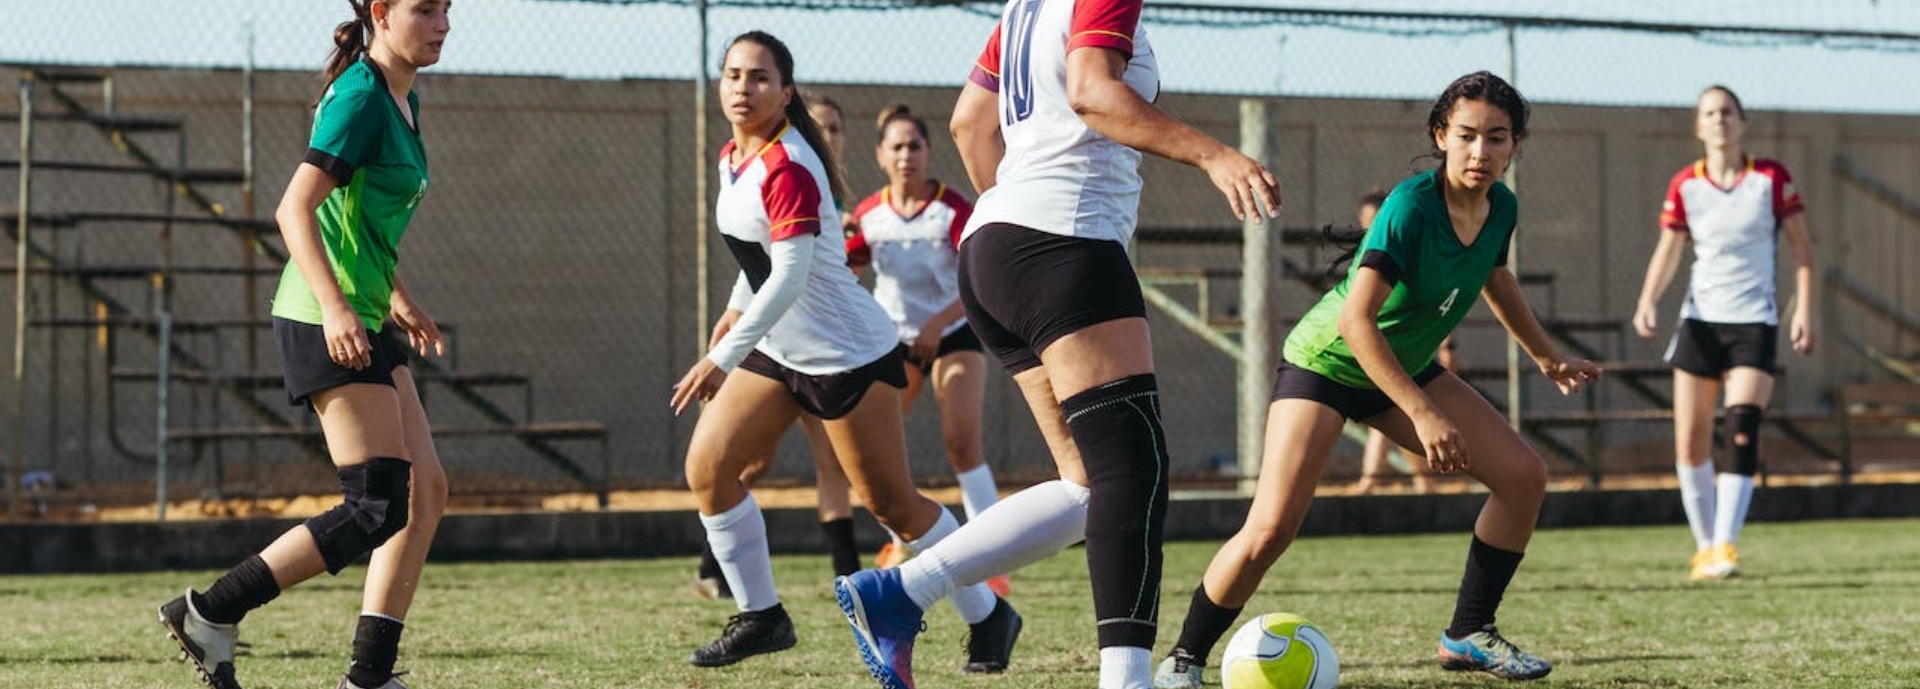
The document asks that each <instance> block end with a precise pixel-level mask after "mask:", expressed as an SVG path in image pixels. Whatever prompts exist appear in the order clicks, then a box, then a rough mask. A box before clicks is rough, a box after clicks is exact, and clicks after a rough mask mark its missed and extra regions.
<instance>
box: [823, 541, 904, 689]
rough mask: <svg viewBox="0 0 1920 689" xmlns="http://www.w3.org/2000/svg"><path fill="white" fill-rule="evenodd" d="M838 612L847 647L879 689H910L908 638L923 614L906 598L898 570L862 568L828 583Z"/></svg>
mask: <svg viewBox="0 0 1920 689" xmlns="http://www.w3.org/2000/svg"><path fill="white" fill-rule="evenodd" d="M833 593H834V597H835V598H837V599H839V601H840V611H841V612H844V613H846V615H847V624H849V625H852V627H853V643H854V645H856V646H859V647H860V659H861V660H864V661H866V663H867V672H870V673H873V678H874V679H876V680H879V681H880V687H881V689H914V687H913V640H914V637H916V636H918V635H919V634H920V631H921V630H922V629H925V628H926V625H925V624H924V623H922V622H921V620H920V618H921V616H922V615H924V614H926V613H925V611H923V610H921V609H920V606H918V605H915V604H914V602H913V599H911V598H908V597H907V589H906V588H905V587H903V586H901V585H900V570H898V569H868V570H861V571H858V572H854V573H853V574H850V575H847V576H844V577H840V578H838V579H835V580H834V581H833Z"/></svg>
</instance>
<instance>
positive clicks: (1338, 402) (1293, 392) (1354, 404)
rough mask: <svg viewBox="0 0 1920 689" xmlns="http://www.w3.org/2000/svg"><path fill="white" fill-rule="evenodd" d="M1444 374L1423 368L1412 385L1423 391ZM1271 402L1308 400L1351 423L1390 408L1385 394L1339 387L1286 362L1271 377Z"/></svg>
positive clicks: (1442, 370) (1434, 366)
mask: <svg viewBox="0 0 1920 689" xmlns="http://www.w3.org/2000/svg"><path fill="white" fill-rule="evenodd" d="M1446 372H1447V369H1445V368H1443V367H1441V366H1440V364H1439V363H1437V362H1436V363H1430V364H1427V367H1426V368H1425V369H1422V370H1421V371H1420V373H1419V374H1418V375H1415V376H1414V377H1413V384H1414V385H1418V386H1420V387H1423V388H1424V387H1426V386H1427V383H1431V382H1433V379H1435V378H1439V377H1440V374H1442V373H1446ZM1273 399H1274V400H1276V401H1278V400H1284V399H1303V400H1312V401H1315V402H1319V403H1321V404H1324V405H1327V406H1329V407H1333V410H1334V411H1337V412H1340V415H1341V416H1344V417H1347V418H1349V419H1353V420H1354V421H1365V420H1367V419H1371V418H1373V417H1376V416H1379V415H1381V414H1384V413H1386V412H1387V410H1389V409H1392V408H1393V407H1394V404H1393V398H1391V397H1388V396H1387V393H1384V392H1381V391H1379V390H1366V389H1362V388H1356V387H1350V386H1347V385H1344V384H1341V383H1340V382H1338V381H1335V380H1334V379H1332V378H1328V377H1326V376H1323V375H1320V374H1318V373H1315V372H1313V371H1309V370H1307V369H1304V368H1300V367H1299V366H1295V365H1293V364H1291V363H1288V362H1287V360H1286V359H1281V360H1280V370H1279V371H1277V372H1276V373H1275V375H1274V377H1273Z"/></svg>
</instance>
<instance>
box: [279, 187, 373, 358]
mask: <svg viewBox="0 0 1920 689" xmlns="http://www.w3.org/2000/svg"><path fill="white" fill-rule="evenodd" d="M336 186H338V185H336V184H335V183H334V180H333V178H332V177H331V176H329V175H328V174H327V173H326V171H324V170H321V169H320V168H319V167H316V166H315V165H314V164H312V163H301V164H300V166H299V167H297V168H294V171H293V179H291V180H288V182H287V191H286V193H285V194H283V195H281V197H280V206H279V208H277V209H275V211H274V214H273V217H274V220H275V221H277V222H278V223H279V224H280V237H281V239H282V240H283V241H285V242H286V244H287V256H288V257H289V260H291V261H293V263H294V265H295V266H296V267H298V268H299V270H300V277H301V278H302V279H304V280H306V283H307V290H308V291H310V292H312V293H313V298H314V300H315V301H316V302H318V303H319V305H320V319H321V324H320V326H321V331H322V332H323V333H325V335H326V339H327V356H329V357H331V358H332V359H333V361H334V362H335V363H338V364H340V365H341V366H345V367H348V368H352V369H362V368H366V367H367V366H369V365H371V364H372V363H373V344H372V342H370V341H369V340H368V339H367V335H366V326H364V325H362V324H361V323H360V314H358V313H355V312H354V310H353V306H352V305H351V304H348V303H347V297H346V294H345V293H343V292H341V291H340V283H339V282H338V281H337V280H336V279H335V278H334V276H333V264H332V263H331V262H330V261H328V260H327V248H326V245H325V244H324V243H323V242H322V241H321V239H320V221H319V220H318V219H316V218H315V217H314V213H315V211H318V210H319V208H320V204H321V203H322V202H324V201H326V200H327V195H328V194H331V193H333V190H334V188H335V187H336Z"/></svg>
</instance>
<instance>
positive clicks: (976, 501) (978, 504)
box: [953, 462, 1000, 521]
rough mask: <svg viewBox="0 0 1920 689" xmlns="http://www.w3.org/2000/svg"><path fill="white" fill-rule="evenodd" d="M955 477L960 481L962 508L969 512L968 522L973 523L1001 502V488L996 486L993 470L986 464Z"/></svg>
mask: <svg viewBox="0 0 1920 689" xmlns="http://www.w3.org/2000/svg"><path fill="white" fill-rule="evenodd" d="M953 477H954V478H955V479H958V480H959V481H960V506H961V507H963V508H966V510H967V521H973V518H974V517H978V516H980V513H981V512H985V511H987V508H989V507H992V506H993V503H996V502H1000V487H999V486H998V485H995V484H994V482H993V468H992V467H989V466H987V463H986V462H981V463H980V466H977V467H974V468H972V469H968V470H966V471H962V472H960V473H957V474H954V475H953Z"/></svg>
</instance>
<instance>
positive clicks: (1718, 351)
mask: <svg viewBox="0 0 1920 689" xmlns="http://www.w3.org/2000/svg"><path fill="white" fill-rule="evenodd" d="M1746 133H1747V111H1746V109H1744V108H1742V107H1741V106H1740V97H1739V96H1735V95H1734V94H1733V91H1732V90H1730V89H1728V88H1727V87H1725V86H1711V87H1708V88H1707V90H1706V91H1705V92H1703V93H1701V94H1700V100H1699V102H1698V103H1696V104H1695V107H1694V118H1693V134H1694V137H1696V138H1698V139H1699V140H1700V143H1701V144H1702V145H1703V146H1704V147H1705V149H1706V153H1705V155H1704V157H1702V158H1701V159H1700V160H1699V161H1697V162H1695V163H1694V164H1692V165H1688V166H1687V167H1686V168H1684V169H1682V170H1680V172H1679V173H1678V174H1676V175H1674V176H1673V181H1672V182H1671V183H1670V184H1668V186H1667V198H1666V203H1665V204H1664V205H1663V206H1662V207H1661V211H1660V228H1661V229H1662V230H1665V231H1664V232H1661V233H1660V243H1659V244H1657V245H1655V246H1654V249H1653V258H1652V260H1650V261H1648V262H1647V280H1646V282H1645V284H1643V285H1642V286H1641V288H1640V303H1639V306H1638V307H1637V308H1635V309H1634V313H1633V329H1634V331H1636V332H1638V333H1639V334H1640V336H1641V337H1644V338H1648V339H1652V338H1653V336H1654V335H1655V333H1656V331H1657V329H1658V327H1659V326H1658V313H1659V302H1660V295H1661V294H1664V293H1665V292H1666V291H1667V284H1668V283H1670V282H1672V281H1673V272H1674V270H1675V269H1676V268H1678V267H1679V266H1680V254H1681V253H1682V252H1684V251H1685V249H1684V248H1683V247H1684V246H1685V245H1687V244H1692V245H1693V257H1694V258H1693V271H1692V278H1691V279H1690V281H1689V283H1688V284H1687V298H1686V301H1684V302H1682V303H1681V306H1680V325H1679V326H1678V327H1677V328H1675V330H1674V333H1673V342H1672V344H1670V345H1668V347H1667V357H1666V358H1667V361H1668V362H1669V363H1671V364H1673V450H1674V470H1675V471H1676V472H1677V473H1679V474H1680V502H1681V504H1682V505H1684V506H1685V509H1686V513H1687V523H1688V524H1689V525H1690V526H1691V527H1692V529H1693V542H1694V554H1693V562H1692V568H1691V571H1690V572H1689V573H1688V578H1689V579H1691V580H1695V581H1699V580H1703V579H1723V578H1726V577H1729V576H1732V575H1734V574H1735V573H1737V572H1738V571H1739V562H1740V559H1739V554H1738V553H1737V552H1735V550H1734V543H1735V541H1737V540H1739V538H1740V527H1741V526H1742V525H1743V524H1745V523H1746V521H1747V505H1748V501H1749V500H1750V499H1751V498H1752V497H1753V475H1754V472H1755V471H1757V470H1758V469H1759V467H1760V421H1761V417H1762V416H1763V415H1764V414H1765V413H1766V407H1767V400H1768V398H1770V397H1772V396H1773V373H1774V362H1775V357H1774V349H1775V347H1776V346H1777V342H1778V340H1779V336H1780V333H1779V313H1780V307H1779V304H1778V303H1777V300H1776V298H1775V296H1774V292H1775V285H1774V254H1775V253H1776V252H1777V250H1778V246H1779V242H1778V237H1779V236H1781V235H1784V236H1785V237H1786V239H1787V245H1788V246H1790V247H1792V248H1793V262H1794V270H1793V277H1794V295H1793V317H1792V320H1791V321H1789V323H1790V325H1789V326H1788V327H1789V331H1788V337H1789V338H1790V339H1791V340H1792V342H1793V351H1795V352H1799V353H1800V354H1812V353H1813V345H1814V341H1815V332H1814V330H1815V329H1814V318H1813V304H1814V299H1813V244H1812V243H1811V242H1809V241H1808V239H1807V219H1806V215H1805V214H1803V213H1802V212H1801V211H1802V210H1804V208H1803V206H1802V205H1801V203H1800V193H1799V192H1798V191H1796V190H1795V189H1794V187H1793V178H1792V177H1791V176H1789V175H1788V174H1787V168H1786V167H1785V166H1783V165H1781V164H1780V163H1779V162H1777V161H1773V160H1768V159H1765V158H1760V159H1755V158H1753V157H1751V156H1749V155H1747V152H1746V150H1745V149H1744V148H1743V147H1742V146H1741V139H1742V138H1743V137H1744V136H1745V135H1746ZM1723 392H1724V393H1725V405H1726V409H1727V413H1726V418H1725V419H1724V420H1722V423H1723V424H1725V426H1724V427H1723V432H1724V434H1725V438H1726V440H1727V444H1728V446H1729V447H1730V448H1731V449H1732V452H1731V454H1732V458H1731V459H1732V462H1731V465H1732V466H1731V470H1730V471H1723V473H1721V474H1720V475H1719V476H1718V479H1717V480H1716V478H1715V476H1714V465H1713V425H1712V422H1713V405H1714V401H1715V398H1718V397H1721V396H1722V393H1723ZM1722 466H1725V465H1722Z"/></svg>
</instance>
